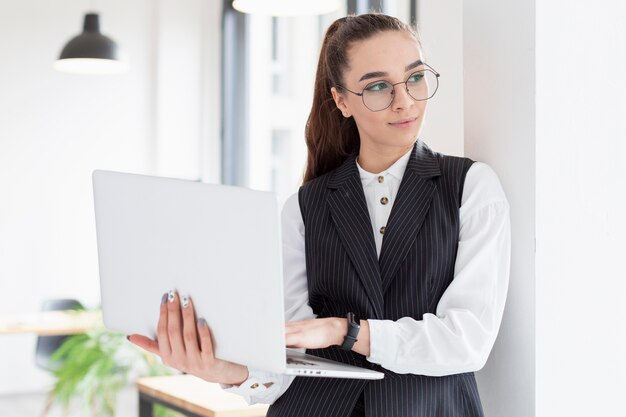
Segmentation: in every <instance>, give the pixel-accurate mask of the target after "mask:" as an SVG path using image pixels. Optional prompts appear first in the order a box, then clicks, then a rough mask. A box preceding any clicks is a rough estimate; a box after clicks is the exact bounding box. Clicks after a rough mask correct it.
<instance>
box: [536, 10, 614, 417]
mask: <svg viewBox="0 0 626 417" xmlns="http://www.w3.org/2000/svg"><path fill="white" fill-rule="evenodd" d="M555 22H558V25H557V24H555ZM624 22H626V3H624V2H623V1H621V0H601V1H597V2H594V3H593V5H591V4H590V3H589V2H584V1H581V0H574V1H572V0H569V1H564V0H560V1H551V2H539V1H537V49H536V55H537V130H536V131H537V140H536V147H537V160H536V166H537V169H536V176H537V200H536V201H537V205H536V210H537V212H536V213H537V215H536V218H537V264H536V268H537V300H536V301H537V324H536V327H537V333H536V335H537V337H536V340H537V343H536V349H537V353H536V357H537V379H536V381H537V392H536V395H537V400H536V405H537V412H536V416H537V417H552V416H571V417H579V416H580V417H583V416H585V417H586V416H624V415H625V414H626V411H625V407H624V388H625V387H626V383H624V375H625V374H626V302H625V299H626V273H625V272H624V251H625V249H626V245H625V244H624V236H626V217H625V215H624V213H626V172H625V171H624V167H625V166H626V117H625V116H626V76H625V74H626V47H625V45H626V26H625V25H624Z"/></svg>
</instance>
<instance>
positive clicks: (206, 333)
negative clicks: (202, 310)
mask: <svg viewBox="0 0 626 417" xmlns="http://www.w3.org/2000/svg"><path fill="white" fill-rule="evenodd" d="M197 327H198V337H199V338H200V351H201V357H202V361H203V362H210V361H212V360H213V359H215V355H214V354H213V340H211V331H210V330H209V326H208V325H207V322H206V320H204V319H202V318H201V319H199V320H198V325H197Z"/></svg>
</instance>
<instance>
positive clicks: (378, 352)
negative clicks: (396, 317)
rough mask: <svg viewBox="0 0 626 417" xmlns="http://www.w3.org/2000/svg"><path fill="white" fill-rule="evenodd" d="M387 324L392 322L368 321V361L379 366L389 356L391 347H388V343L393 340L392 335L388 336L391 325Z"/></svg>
mask: <svg viewBox="0 0 626 417" xmlns="http://www.w3.org/2000/svg"><path fill="white" fill-rule="evenodd" d="M385 322H390V320H371V319H370V320H367V323H368V324H369V328H370V355H369V356H368V357H367V358H366V359H367V360H368V361H369V362H371V363H375V364H377V365H380V364H382V363H383V362H384V359H385V357H387V356H389V348H390V347H389V346H387V345H386V341H387V340H393V337H392V335H389V334H387V329H389V323H385ZM391 323H393V322H391ZM392 326H393V324H392Z"/></svg>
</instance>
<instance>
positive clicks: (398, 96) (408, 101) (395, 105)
mask: <svg viewBox="0 0 626 417" xmlns="http://www.w3.org/2000/svg"><path fill="white" fill-rule="evenodd" d="M413 104H415V100H414V99H413V97H411V96H410V95H409V93H408V91H407V90H406V84H405V83H400V84H396V85H395V86H394V87H393V98H392V101H391V108H392V110H402V109H407V108H409V107H412V106H413Z"/></svg>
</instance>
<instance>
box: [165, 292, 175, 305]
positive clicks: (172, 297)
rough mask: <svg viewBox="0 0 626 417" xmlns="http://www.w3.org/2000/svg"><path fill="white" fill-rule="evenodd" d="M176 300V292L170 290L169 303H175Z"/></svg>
mask: <svg viewBox="0 0 626 417" xmlns="http://www.w3.org/2000/svg"><path fill="white" fill-rule="evenodd" d="M174 299H176V296H175V295H174V290H170V292H169V293H168V294H167V301H169V302H170V303H173V302H174Z"/></svg>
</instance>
